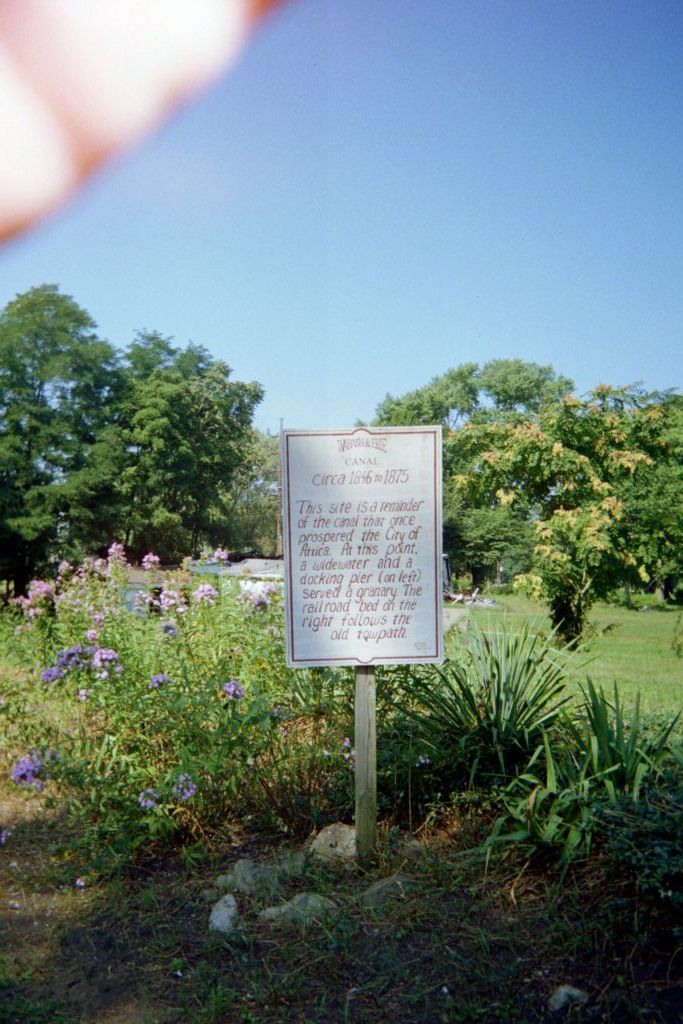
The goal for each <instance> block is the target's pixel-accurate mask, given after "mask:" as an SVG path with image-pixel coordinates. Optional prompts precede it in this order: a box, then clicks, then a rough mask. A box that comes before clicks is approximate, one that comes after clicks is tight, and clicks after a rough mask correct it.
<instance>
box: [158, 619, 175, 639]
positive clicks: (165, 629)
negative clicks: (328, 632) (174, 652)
mask: <svg viewBox="0 0 683 1024" xmlns="http://www.w3.org/2000/svg"><path fill="white" fill-rule="evenodd" d="M161 631H162V633H164V635H165V636H170V637H176V636H178V627H177V626H176V624H175V622H164V624H163V625H162V627H161Z"/></svg>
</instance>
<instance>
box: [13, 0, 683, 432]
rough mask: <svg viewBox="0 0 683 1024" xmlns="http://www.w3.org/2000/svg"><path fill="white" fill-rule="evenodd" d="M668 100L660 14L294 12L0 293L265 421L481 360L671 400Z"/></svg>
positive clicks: (116, 171) (676, 147)
mask: <svg viewBox="0 0 683 1024" xmlns="http://www.w3.org/2000/svg"><path fill="white" fill-rule="evenodd" d="M682 111H683V4H681V3H680V0H671V2H670V0H619V2H610V0H589V2H586V0H572V2H568V0H534V2H527V0H503V2H501V0H476V2H474V0H467V2H460V0H426V2H422V3H417V2H415V0H371V2H368V0H317V2H316V3H313V2H310V0H300V2H296V0H295V2H292V3H291V4H290V5H289V6H287V7H285V8H284V9H283V10H282V11H280V12H279V13H277V14H276V15H275V16H274V17H272V18H271V19H270V20H269V21H267V22H266V24H265V25H264V26H263V28H262V29H261V31H260V33H259V34H258V35H257V36H256V37H255V38H254V39H253V40H252V42H251V45H250V46H249V47H248V48H247V50H246V52H245V53H244V54H243V56H242V58H241V60H240V62H239V63H238V65H237V66H236V67H235V68H234V69H233V70H232V71H231V72H230V73H229V74H228V75H227V76H226V77H225V78H224V79H223V80H222V81H221V82H220V83H218V85H217V86H216V87H214V88H213V89H212V90H211V91H209V92H207V93H205V94H203V96H202V97H200V99H199V100H197V101H194V102H193V103H192V104H191V105H189V106H187V107H186V108H185V109H184V110H183V111H182V112H181V113H180V114H179V115H177V116H176V117H175V118H174V119H173V120H172V121H170V122H168V123H167V124H166V125H165V126H164V127H163V128H162V129H161V130H160V131H159V132H158V133H157V134H156V135H155V136H154V137H153V138H151V139H149V140H148V141H147V142H146V143H144V144H143V145H142V146H141V147H139V148H138V149H137V150H135V151H134V152H133V153H131V154H128V155H126V156H125V157H123V158H121V159H120V160H119V161H118V162H117V163H116V164H115V165H113V166H110V167H108V168H107V169H106V170H105V171H104V172H102V173H101V174H100V175H99V176H98V177H97V178H96V179H95V180H94V181H93V182H92V183H91V184H90V185H89V186H87V187H86V188H85V189H84V190H83V192H82V193H81V194H80V196H79V197H78V198H77V200H76V201H75V202H73V203H72V204H71V205H70V206H68V207H66V208H64V209H63V210H62V211H61V212H60V213H59V214H58V215H57V216H55V217H53V218H52V219H51V220H49V221H48V222H47V223H45V224H43V225H42V226H40V227H39V228H38V229H36V230H34V231H33V232H31V233H30V234H28V235H26V236H24V237H23V238H21V239H19V240H18V241H15V242H14V243H12V244H10V245H8V246H6V247H5V248H4V249H3V250H2V252H0V306H2V305H4V304H5V302H7V301H8V300H9V299H11V298H12V297H13V296H14V295H15V294H16V293H17V292H22V291H25V290H27V289H28V288H30V287H32V286H34V285H37V284H41V283H43V282H54V283H57V284H59V285H60V287H61V289H62V290H63V291H64V292H66V293H68V294H70V295H72V296H73V297H74V298H75V299H76V300H77V301H78V302H79V303H80V304H81V305H82V306H84V307H85V308H86V309H87V310H88V311H89V312H90V313H91V315H92V316H93V317H94V318H95V320H96V321H97V323H98V325H99V329H100V333H101V334H102V336H104V337H107V338H108V339H109V340H110V341H111V342H112V343H113V344H114V345H116V346H117V347H119V348H123V347H125V345H127V344H128V343H129V342H130V341H131V340H132V338H133V335H134V332H135V331H136V330H137V329H140V328H150V329H155V330H158V331H161V332H162V333H163V334H166V335H169V336H172V337H174V338H175V340H176V342H177V343H184V342H186V341H188V340H192V341H195V342H197V343H200V344H203V345H205V346H206V347H207V348H208V349H209V350H210V351H211V353H212V354H213V355H214V356H216V357H217V358H220V359H224V360H225V361H226V362H227V363H229V365H230V366H231V367H232V368H233V375H234V377H235V378H236V379H240V380H258V381H260V382H261V383H262V384H263V386H264V387H265V391H266V396H265V399H264V401H263V403H262V405H261V407H260V409H259V411H258V413H257V416H256V425H257V426H259V427H260V428H261V429H269V430H271V431H276V430H277V429H278V427H279V424H280V419H282V420H283V422H284V425H285V426H287V427H290V428H303V427H306V428H309V427H310V428H316V427H344V426H349V425H352V424H353V423H354V422H355V421H356V420H357V419H363V420H369V419H371V418H372V416H373V413H374V410H375V407H376V405H377V403H378V402H379V401H381V399H382V398H383V397H384V395H385V394H386V393H387V392H390V393H392V394H401V393H403V392H405V391H408V390H410V389H412V388H414V387H417V386H419V385H421V384H424V383H426V382H427V381H429V380H430V379H431V378H432V377H433V376H435V375H437V374H440V373H443V372H444V371H445V370H446V369H448V368H449V367H452V366H457V365H458V364H460V363H463V362H469V361H474V362H479V363H485V362H486V361H488V360H490V359H495V358H521V359H526V360H531V361H535V362H540V363H544V364H545V363H550V364H552V365H553V366H554V367H555V369H556V370H557V371H558V372H561V373H563V374H566V375H568V376H570V377H572V378H573V379H574V381H575V382H576V385H577V390H578V392H579V393H582V392H585V391H586V390H588V389H589V388H590V387H592V386H593V385H595V384H597V383H601V382H606V383H611V384H628V383H633V382H635V381H638V380H641V381H643V382H644V383H645V385H646V386H647V387H649V388H653V389H654V388H680V387H681V383H682V382H681V363H682V360H681V352H682V351H683V329H682V328H683V131H682V129H683V114H682Z"/></svg>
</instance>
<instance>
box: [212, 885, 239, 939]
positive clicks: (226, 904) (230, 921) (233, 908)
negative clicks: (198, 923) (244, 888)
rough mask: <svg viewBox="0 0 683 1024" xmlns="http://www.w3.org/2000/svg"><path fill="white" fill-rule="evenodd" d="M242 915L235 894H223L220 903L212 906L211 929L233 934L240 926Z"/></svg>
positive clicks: (224, 933)
mask: <svg viewBox="0 0 683 1024" xmlns="http://www.w3.org/2000/svg"><path fill="white" fill-rule="evenodd" d="M239 923H240V915H239V911H238V909H237V900H236V899H235V897H234V896H231V895H228V896H222V897H221V898H220V899H219V901H218V903H215V904H214V905H213V907H212V908H211V914H210V915H209V929H210V931H212V932H222V934H223V935H231V934H232V933H233V932H236V931H237V930H238V928H239Z"/></svg>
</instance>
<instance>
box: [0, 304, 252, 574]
mask: <svg viewBox="0 0 683 1024" xmlns="http://www.w3.org/2000/svg"><path fill="white" fill-rule="evenodd" d="M229 378H230V370H229V368H228V367H227V366H226V365H225V364H223V363H218V362H215V361H214V360H213V358H212V357H211V355H210V354H209V353H208V352H207V350H206V349H205V348H203V347H202V346H200V345H193V344H190V345H187V346H186V347H184V348H178V347H176V346H174V345H173V344H172V342H171V339H169V338H165V337H163V336H162V335H160V334H158V333H157V332H155V331H142V332H139V333H138V334H137V335H136V337H135V339H134V340H133V342H132V343H131V345H129V347H128V349H127V350H126V352H125V354H124V357H123V358H122V357H121V355H120V354H119V353H118V352H117V351H116V349H115V348H114V347H113V346H112V345H110V344H109V342H107V341H103V340H102V339H101V338H99V337H98V335H97V327H96V324H95V322H94V321H93V319H92V317H91V316H90V315H89V314H88V313H87V312H86V311H85V310H84V309H82V307H80V306H79V305H78V304H77V303H76V302H75V301H74V300H73V299H72V298H71V297H69V296H67V295H63V294H61V293H60V292H59V289H58V288H57V286H55V285H42V286H40V287H37V288H33V289H31V290H30V291H29V292H26V293H25V294H23V295H19V296H17V297H16V298H15V299H14V300H13V301H12V302H10V303H9V304H8V305H7V306H6V307H5V309H4V310H3V311H2V312H1V313H0V579H3V580H5V581H9V582H10V590H11V591H13V592H14V593H15V594H20V593H23V592H24V591H25V589H26V586H27V583H28V581H29V579H30V578H31V577H32V576H33V575H35V574H36V573H37V572H39V571H45V570H49V566H50V565H54V564H55V563H56V562H57V561H58V560H59V559H60V558H64V557H68V558H80V557H82V556H83V555H84V554H86V553H91V552H93V551H95V550H97V549H98V548H102V547H105V546H107V545H108V544H109V543H110V542H111V540H112V539H115V538H116V539H119V540H121V539H124V538H125V540H126V542H127V543H128V544H129V545H130V547H131V549H132V553H133V554H141V553H142V554H143V553H144V550H148V549H149V548H150V547H153V546H154V545H156V546H157V548H158V550H159V553H160V554H163V555H164V556H166V557H167V558H170V559H174V560H175V559H179V558H181V557H183V556H184V555H186V554H188V553H190V551H192V550H194V549H196V548H197V547H198V546H199V543H200V541H204V540H208V541H209V542H211V541H212V540H213V539H214V536H215V535H216V534H219V533H220V534H222V535H224V534H225V532H226V515H227V510H228V505H229V502H228V500H227V498H226V497H225V495H226V494H227V493H228V491H229V489H230V487H231V485H232V483H233V481H235V480H236V479H237V477H238V476H239V474H240V473H241V472H243V471H244V469H245V467H247V466H248V464H249V459H250V458H251V451H252V447H253V445H252V427H251V419H252V416H253V411H254V408H255V406H256V404H257V403H258V402H259V401H260V399H261V397H262V389H261V387H260V385H259V384H256V383H251V384H247V383H240V382H235V381H232V380H230V379H229ZM143 549H144V550H143Z"/></svg>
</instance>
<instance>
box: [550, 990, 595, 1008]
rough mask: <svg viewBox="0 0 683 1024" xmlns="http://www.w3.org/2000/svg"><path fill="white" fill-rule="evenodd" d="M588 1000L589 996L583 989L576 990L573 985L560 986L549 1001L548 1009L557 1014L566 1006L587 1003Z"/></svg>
mask: <svg viewBox="0 0 683 1024" xmlns="http://www.w3.org/2000/svg"><path fill="white" fill-rule="evenodd" d="M588 999H589V995H588V993H587V992H584V991H583V989H580V988H574V986H573V985H558V987H557V988H556V989H555V991H554V992H553V994H552V995H551V997H550V999H549V1000H548V1009H549V1010H552V1011H553V1012H555V1011H556V1010H563V1009H564V1008H565V1006H572V1005H575V1004H577V1003H578V1004H581V1003H585V1002H587V1000H588Z"/></svg>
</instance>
